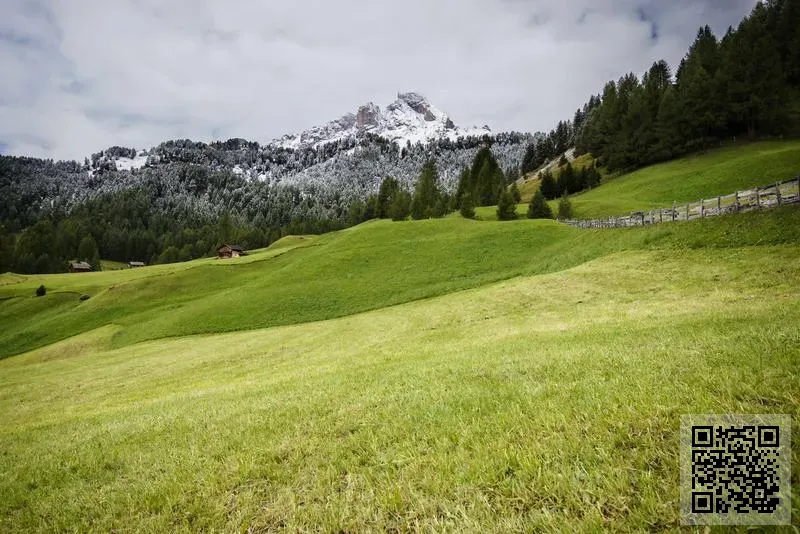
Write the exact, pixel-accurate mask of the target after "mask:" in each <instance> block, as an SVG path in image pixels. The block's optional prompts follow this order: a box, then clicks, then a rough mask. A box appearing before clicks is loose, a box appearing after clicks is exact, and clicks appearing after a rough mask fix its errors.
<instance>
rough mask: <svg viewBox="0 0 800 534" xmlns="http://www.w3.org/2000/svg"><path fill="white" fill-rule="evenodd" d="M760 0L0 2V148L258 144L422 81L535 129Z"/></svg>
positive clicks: (52, 151) (38, 150)
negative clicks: (184, 141)
mask: <svg viewBox="0 0 800 534" xmlns="http://www.w3.org/2000/svg"><path fill="white" fill-rule="evenodd" d="M753 5H755V0H669V1H666V0H402V1H400V0H281V1H278V0H105V1H98V0H0V68H2V76H0V153H4V154H9V153H11V154H19V155H32V156H44V157H52V158H75V159H82V158H83V157H84V156H86V155H88V154H90V153H91V152H96V151H98V150H101V149H103V148H106V147H108V146H111V145H123V146H130V147H135V148H149V147H150V146H153V145H155V144H158V143H159V142H161V141H163V140H166V139H175V138H185V137H188V138H192V139H196V140H205V141H210V140H215V139H228V138H230V137H244V138H247V139H251V140H256V141H260V142H264V141H269V140H270V139H273V138H276V137H279V136H280V135H282V134H284V133H293V132H298V131H301V130H303V129H305V128H308V127H310V126H313V125H316V124H320V123H323V122H327V121H328V120H331V119H334V118H336V117H339V116H341V115H342V114H344V113H345V112H347V111H355V109H356V108H357V107H358V105H359V104H362V103H364V102H367V101H374V102H375V103H377V104H379V105H381V106H384V105H386V104H388V103H389V102H391V101H392V100H394V98H395V96H396V93H397V92H398V91H417V92H419V93H422V94H423V95H425V96H427V97H428V99H429V100H430V101H431V102H432V103H433V104H434V105H435V106H437V107H439V108H440V109H442V110H444V111H446V112H447V113H449V114H450V115H451V117H452V118H453V120H454V121H455V122H456V124H459V125H461V126H471V125H478V126H480V125H483V124H488V125H489V126H491V127H492V129H493V130H495V131H501V130H512V129H513V130H520V131H536V130H546V129H550V128H552V127H553V126H554V124H555V123H556V122H557V121H558V120H560V119H565V118H569V117H571V116H572V113H573V112H574V110H575V109H576V108H577V107H578V106H580V105H581V104H582V103H583V102H585V101H586V100H587V99H588V97H589V95H590V94H592V93H598V92H599V91H600V89H601V88H602V85H603V83H604V82H605V81H606V80H608V79H612V78H614V79H615V78H618V77H619V76H621V75H622V74H624V73H626V72H630V71H634V72H637V73H641V72H643V71H644V70H646V69H647V67H649V65H650V64H651V63H652V62H653V61H654V60H656V59H659V58H665V59H667V60H668V61H669V62H670V64H672V65H673V66H674V65H675V64H676V63H677V61H679V60H680V58H681V56H682V55H683V53H684V52H685V50H686V48H687V46H688V45H689V44H690V43H691V42H692V40H693V38H694V36H695V34H696V32H697V28H698V27H699V26H700V25H701V24H709V25H710V26H711V27H712V28H713V29H714V30H715V32H717V33H718V34H719V35H721V34H723V33H724V31H725V30H726V29H727V27H728V26H729V25H734V26H735V25H736V24H738V22H739V20H741V18H742V17H743V16H745V15H746V14H747V13H748V12H749V11H750V10H751V9H752V7H753Z"/></svg>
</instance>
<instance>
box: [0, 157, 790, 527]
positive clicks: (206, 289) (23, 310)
mask: <svg viewBox="0 0 800 534" xmlns="http://www.w3.org/2000/svg"><path fill="white" fill-rule="evenodd" d="M781 146H783V147H790V146H792V145H791V144H788V143H783V144H780V143H773V144H758V145H749V146H748V147H747V148H746V152H741V151H740V152H726V150H729V149H723V151H720V152H714V153H711V154H708V155H704V156H700V157H698V158H695V159H691V160H687V161H683V162H673V163H672V164H665V165H664V166H658V167H654V168H650V169H644V170H643V171H639V173H638V174H633V175H630V176H624V177H620V178H617V179H615V180H612V181H609V182H608V183H607V184H604V185H602V186H601V187H599V188H597V189H596V190H595V191H592V192H590V193H587V194H586V195H583V196H585V197H586V199H588V200H585V202H584V203H583V204H582V206H583V207H582V209H584V210H587V211H588V212H591V210H592V209H596V210H601V209H603V208H602V207H598V206H603V204H602V202H601V201H602V200H603V198H612V197H613V195H611V194H608V196H607V197H603V191H604V190H605V189H606V188H608V189H612V188H617V189H618V190H620V191H622V192H623V193H625V191H628V193H625V194H620V195H619V198H620V202H619V204H618V205H616V206H615V207H614V209H618V210H622V209H623V208H625V207H626V206H629V205H633V203H634V200H633V199H634V198H635V195H637V194H638V193H636V191H637V190H638V191H642V195H643V196H642V198H643V201H642V204H638V205H637V207H641V206H642V205H644V204H645V203H647V202H650V201H651V200H650V199H657V198H659V197H658V195H661V194H663V195H666V193H660V192H659V191H661V189H660V188H661V187H662V185H663V184H672V185H673V187H674V189H673V190H672V191H671V194H672V195H680V194H687V195H690V194H691V195H694V196H696V191H698V190H699V188H701V187H705V185H701V181H702V180H703V178H702V177H703V176H707V177H708V176H712V177H713V176H719V177H720V179H719V183H717V185H716V186H714V187H720V188H723V187H724V188H726V189H725V190H727V188H728V187H730V186H731V185H732V184H733V185H734V186H735V184H736V183H739V182H736V180H739V178H737V177H736V176H744V175H745V174H747V173H746V172H745V171H747V170H748V168H750V167H748V165H750V163H748V162H751V161H756V162H758V161H760V162H761V164H762V165H763V166H765V167H768V169H767V171H766V172H769V173H785V172H789V168H790V167H791V166H792V165H793V164H794V161H795V160H794V159H793V158H794V157H795V149H794V148H789V149H785V150H781V149H780V147H781ZM795 146H796V145H795ZM770 147H771V148H770ZM736 154H744V155H742V156H741V157H740V158H738V160H737V156H736ZM702 158H706V161H717V164H716V167H714V165H711V168H712V170H704V169H703V165H702V161H700V162H698V161H697V160H698V159H701V160H702ZM709 158H710V159H709ZM736 161H738V163H736ZM752 165H755V163H752ZM669 169H673V171H672V172H670V170H669ZM680 169H683V171H679V170H680ZM692 169H693V170H692ZM714 169H715V170H714ZM737 169H738V170H737ZM726 170H733V171H736V172H738V173H739V174H738V175H736V174H735V173H734V172H726ZM696 173H700V178H696V177H694V176H695V174H696ZM732 174H734V176H733V177H731V175H732ZM659 177H660V178H659ZM676 177H677V178H676ZM723 177H724V178H723ZM742 184H743V185H742V187H747V184H746V183H744V182H742ZM709 187H710V186H709ZM711 190H712V189H706V191H711ZM645 191H651V192H652V196H651V197H648V196H647V193H646V192H645ZM626 195H628V196H626ZM593 198H594V199H595V200H592V199H593ZM579 199H580V197H576V199H575V204H576V206H577V205H579ZM598 199H599V200H598ZM652 201H655V200H652ZM608 209H612V208H610V207H609V208H608ZM799 266H800V209H798V207H796V206H789V207H783V208H778V209H773V210H768V211H763V212H751V213H744V214H739V215H729V216H723V217H716V218H712V219H704V220H696V221H692V222H680V223H671V224H664V225H656V226H652V227H645V228H630V229H609V230H579V229H576V228H572V227H568V226H566V225H561V224H559V223H557V222H555V221H542V220H538V221H529V220H518V221H511V222H496V221H472V220H465V219H462V218H459V217H448V218H444V219H438V220H426V221H409V222H391V221H385V220H384V221H372V222H368V223H364V224H361V225H359V226H356V227H353V228H350V229H347V230H343V231H339V232H333V233H329V234H325V235H321V236H294V237H287V238H284V239H282V240H280V241H278V242H276V243H274V244H273V245H272V246H270V247H269V248H266V249H262V250H257V251H252V253H251V254H250V255H249V256H246V257H243V258H239V259H235V260H227V261H221V260H216V259H202V260H195V261H191V262H185V263H177V264H170V265H157V266H151V267H145V268H140V269H123V270H117V271H108V272H98V273H86V274H75V275H68V274H57V275H29V276H22V275H17V274H10V273H7V274H3V275H0V324H2V325H3V328H2V330H0V357H2V358H3V359H2V360H0V423H1V424H0V448H2V450H3V454H2V455H0V472H2V473H3V474H4V476H3V477H1V478H0V497H2V498H0V530H2V531H4V532H14V531H31V530H69V529H77V530H82V531H108V530H126V529H130V530H137V531H164V530H169V531H198V530H207V531H210V530H247V529H252V530H254V531H273V530H282V529H284V530H325V531H340V530H341V531H352V530H364V529H372V530H379V531H385V530H399V531H406V530H468V531H489V530H551V531H575V530H624V531H630V530H636V531H641V530H648V531H653V530H668V529H674V528H676V527H677V525H678V520H679V517H678V498H679V497H678V485H677V483H676V480H677V479H678V478H679V475H678V450H679V449H678V441H679V417H680V415H681V414H685V413H761V412H764V411H767V412H769V413H772V412H775V413H786V414H790V415H792V416H793V417H797V415H798V412H797V403H796V399H795V398H794V392H795V391H798V390H800V380H798V376H800V351H798V347H800V337H798V332H797V328H796V317H797V312H798V310H799V309H800V293H798V290H797V288H798V287H800V285H799V283H800V267H799ZM39 285H45V286H46V287H47V294H46V295H45V296H44V297H36V296H34V295H35V291H36V288H37V287H38V286H39ZM83 295H88V296H89V297H90V298H89V299H88V300H80V297H81V296H83ZM795 449H796V447H795ZM795 452H796V451H795ZM798 466H800V464H798V463H795V467H794V469H795V471H794V474H793V476H794V477H796V476H797V474H798ZM798 502H799V501H798V497H797V493H796V492H795V501H794V504H793V511H794V512H795V514H797V513H800V505H798Z"/></svg>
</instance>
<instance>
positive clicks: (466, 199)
mask: <svg viewBox="0 0 800 534" xmlns="http://www.w3.org/2000/svg"><path fill="white" fill-rule="evenodd" d="M460 204H461V209H460V210H459V211H460V213H461V216H462V217H464V218H465V219H474V218H475V207H474V204H473V202H472V195H469V194H467V193H464V195H463V196H462V197H461V202H460Z"/></svg>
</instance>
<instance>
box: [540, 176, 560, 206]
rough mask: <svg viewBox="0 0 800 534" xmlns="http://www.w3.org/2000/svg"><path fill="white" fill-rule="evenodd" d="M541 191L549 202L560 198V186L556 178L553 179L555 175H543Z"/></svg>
mask: <svg viewBox="0 0 800 534" xmlns="http://www.w3.org/2000/svg"><path fill="white" fill-rule="evenodd" d="M539 190H540V191H541V192H542V194H543V195H544V198H546V199H547V200H552V199H554V198H558V184H557V183H556V180H555V178H553V173H551V172H550V171H545V172H544V173H543V174H542V183H541V185H540V186H539Z"/></svg>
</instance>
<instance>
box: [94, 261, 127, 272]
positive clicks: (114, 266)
mask: <svg viewBox="0 0 800 534" xmlns="http://www.w3.org/2000/svg"><path fill="white" fill-rule="evenodd" d="M100 267H101V269H102V270H103V271H121V270H122V269H127V268H128V264H127V263H123V262H121V261H113V260H100Z"/></svg>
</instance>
